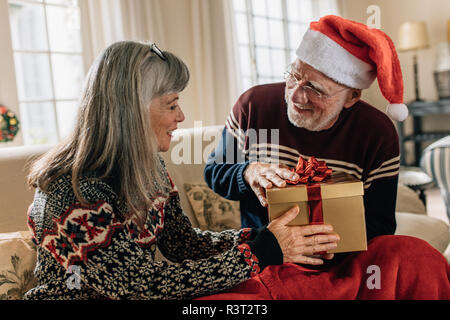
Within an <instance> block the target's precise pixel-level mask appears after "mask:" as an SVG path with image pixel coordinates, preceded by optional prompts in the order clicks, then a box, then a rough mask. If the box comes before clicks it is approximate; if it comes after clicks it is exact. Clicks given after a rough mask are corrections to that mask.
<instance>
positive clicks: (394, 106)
mask: <svg viewBox="0 0 450 320" xmlns="http://www.w3.org/2000/svg"><path fill="white" fill-rule="evenodd" d="M386 113H387V114H388V116H389V117H390V118H391V119H392V120H395V121H403V120H405V119H406V118H407V117H408V107H407V106H406V105H405V104H403V103H390V104H388V106H387V108H386Z"/></svg>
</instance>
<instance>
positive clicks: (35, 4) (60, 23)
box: [8, 0, 85, 145]
mask: <svg viewBox="0 0 450 320" xmlns="http://www.w3.org/2000/svg"><path fill="white" fill-rule="evenodd" d="M8 7H9V20H10V27H11V39H12V47H13V54H14V64H15V71H16V81H17V92H18V98H19V104H20V114H21V119H20V120H21V123H22V125H21V128H22V130H23V137H24V144H25V145H30V144H43V143H56V142H58V141H59V140H60V139H61V138H63V137H64V136H66V135H67V134H68V133H70V131H71V130H72V128H73V123H74V119H75V114H76V112H77V107H78V99H79V95H80V92H81V88H82V84H83V81H84V75H85V72H84V65H83V56H82V54H83V50H82V41H81V31H80V8H79V5H78V0H8Z"/></svg>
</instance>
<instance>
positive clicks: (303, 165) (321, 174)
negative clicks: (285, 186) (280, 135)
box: [286, 156, 333, 184]
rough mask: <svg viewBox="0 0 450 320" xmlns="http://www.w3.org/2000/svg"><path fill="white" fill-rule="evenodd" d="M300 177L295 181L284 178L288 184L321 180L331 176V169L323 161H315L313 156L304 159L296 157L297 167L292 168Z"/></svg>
mask: <svg viewBox="0 0 450 320" xmlns="http://www.w3.org/2000/svg"><path fill="white" fill-rule="evenodd" d="M292 171H293V172H295V173H297V174H298V175H299V176H300V178H299V179H298V180H296V181H291V180H286V182H287V183H289V184H299V183H312V182H322V181H323V180H325V179H326V178H329V177H331V173H332V172H333V169H331V168H328V166H327V163H326V162H325V161H317V159H316V158H315V157H311V158H309V160H308V161H306V160H305V159H304V158H303V157H301V156H300V157H299V158H298V162H297V167H296V168H295V169H292Z"/></svg>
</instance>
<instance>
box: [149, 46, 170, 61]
mask: <svg viewBox="0 0 450 320" xmlns="http://www.w3.org/2000/svg"><path fill="white" fill-rule="evenodd" d="M150 52H153V53H154V54H156V55H157V56H158V57H160V58H161V60H163V61H166V60H167V58H166V56H165V55H164V53H163V52H162V51H161V50H160V49H159V48H158V46H157V45H156V44H155V43H152V45H151V46H150Z"/></svg>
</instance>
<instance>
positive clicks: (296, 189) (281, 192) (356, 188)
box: [266, 171, 364, 205]
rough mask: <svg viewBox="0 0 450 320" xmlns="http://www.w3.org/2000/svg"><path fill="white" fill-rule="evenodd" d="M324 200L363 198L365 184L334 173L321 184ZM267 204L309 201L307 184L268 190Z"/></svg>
mask: <svg viewBox="0 0 450 320" xmlns="http://www.w3.org/2000/svg"><path fill="white" fill-rule="evenodd" d="M319 184H320V186H321V193H322V199H323V200H326V199H333V198H343V197H352V196H362V195H363V194H364V187H363V183H362V182H361V181H360V180H358V179H356V178H355V177H353V176H351V175H349V174H347V173H345V172H336V171H335V172H333V174H332V175H331V177H330V178H328V179H326V180H324V181H323V182H320V183H319ZM266 197H267V202H268V203H269V205H270V204H275V203H286V202H298V201H308V193H307V190H306V185H305V184H298V185H287V186H286V187H285V188H278V187H274V188H270V189H266Z"/></svg>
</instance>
